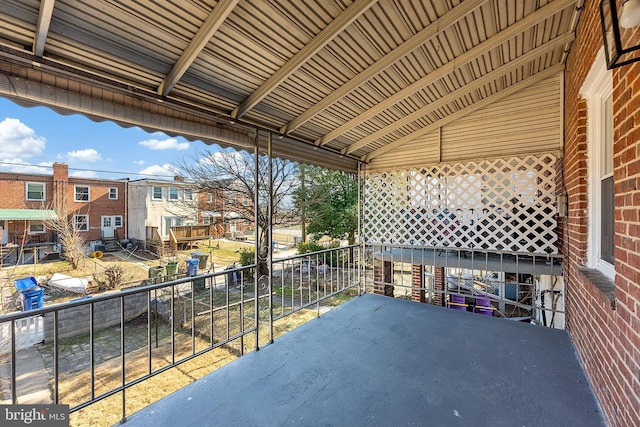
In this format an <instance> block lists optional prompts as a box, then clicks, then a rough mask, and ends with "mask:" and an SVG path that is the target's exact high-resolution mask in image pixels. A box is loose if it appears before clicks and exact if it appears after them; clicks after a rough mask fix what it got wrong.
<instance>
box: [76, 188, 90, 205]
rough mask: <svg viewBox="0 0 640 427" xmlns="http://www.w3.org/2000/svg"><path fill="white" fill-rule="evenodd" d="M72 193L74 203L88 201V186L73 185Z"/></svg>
mask: <svg viewBox="0 0 640 427" xmlns="http://www.w3.org/2000/svg"><path fill="white" fill-rule="evenodd" d="M73 192H74V195H75V196H74V200H75V201H76V202H88V201H89V200H90V195H89V186H88V185H75V186H74V190H73Z"/></svg>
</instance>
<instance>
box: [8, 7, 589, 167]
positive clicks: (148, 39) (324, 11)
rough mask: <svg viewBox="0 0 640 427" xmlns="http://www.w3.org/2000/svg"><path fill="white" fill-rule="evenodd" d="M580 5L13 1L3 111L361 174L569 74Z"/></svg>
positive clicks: (9, 9) (9, 15)
mask: <svg viewBox="0 0 640 427" xmlns="http://www.w3.org/2000/svg"><path fill="white" fill-rule="evenodd" d="M576 3H580V2H579V1H576V0H553V1H547V0H465V1H458V0H379V1H370V0H366V1H365V0H356V1H353V2H352V1H349V0H288V1H286V0H220V1H218V2H215V1H213V0H211V1H208V0H207V1H205V0H197V1H180V0H126V1H125V0H121V1H117V0H92V1H77V0H43V1H42V2H38V1H36V0H4V1H3V6H2V8H1V9H0V58H1V59H0V61H1V62H0V95H2V96H6V97H10V98H12V99H15V100H17V101H18V102H22V103H29V102H31V103H38V104H45V105H49V106H51V107H53V108H56V109H58V110H60V111H64V112H69V111H79V112H81V113H83V114H86V115H88V116H90V117H92V118H94V119H100V120H103V119H109V120H114V121H117V122H119V123H121V124H123V125H125V126H132V125H140V126H142V127H144V128H149V129H153V128H155V129H159V130H164V131H165V132H167V133H169V134H182V135H184V136H185V137H187V138H190V139H202V140H203V141H205V142H207V143H212V142H217V143H220V144H221V145H231V146H236V147H239V148H246V147H248V146H250V144H251V143H252V141H253V140H254V139H255V136H252V135H253V134H252V128H253V127H258V128H260V129H265V130H271V131H273V132H274V133H275V135H276V136H277V137H278V138H275V139H274V141H276V143H275V151H276V152H277V153H279V154H280V155H284V156H288V157H291V158H294V159H298V160H302V161H310V162H314V161H315V162H318V163H322V164H326V165H331V166H333V167H338V168H341V169H347V170H353V169H355V165H356V164H357V162H359V161H367V160H370V159H373V158H375V157H376V156H378V155H380V154H381V153H384V152H388V151H389V150H392V149H393V147H394V144H396V145H397V144H401V143H403V141H407V139H410V138H411V137H410V135H411V134H413V133H419V131H420V129H423V128H426V127H429V126H434V125H437V123H438V121H439V120H442V119H445V118H446V117H447V116H449V115H451V114H454V113H459V112H461V111H464V110H465V109H466V108H469V107H471V106H472V105H473V104H474V103H477V102H480V101H483V100H487V99H490V98H491V97H492V96H494V95H495V94H497V93H499V92H500V91H503V90H505V89H508V88H509V87H511V86H512V85H515V84H516V83H519V82H522V81H526V80H527V79H528V78H530V77H532V76H535V75H536V74H539V73H541V72H543V71H545V70H547V69H550V68H551V67H553V66H556V65H558V64H562V63H563V62H564V60H565V57H566V52H567V50H568V49H569V48H570V46H571V42H572V40H573V30H574V28H575V25H576V20H577V17H578V16H579V14H578V9H579V7H578V6H579V5H576ZM88 99H90V100H91V101H88ZM261 137H262V136H261ZM298 154H300V155H299V156H298Z"/></svg>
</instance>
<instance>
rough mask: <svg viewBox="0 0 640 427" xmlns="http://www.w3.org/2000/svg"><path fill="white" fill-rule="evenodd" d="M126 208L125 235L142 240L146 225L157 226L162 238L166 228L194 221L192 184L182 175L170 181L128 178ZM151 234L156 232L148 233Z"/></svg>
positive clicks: (167, 231) (195, 200) (145, 234)
mask: <svg viewBox="0 0 640 427" xmlns="http://www.w3.org/2000/svg"><path fill="white" fill-rule="evenodd" d="M127 212H128V214H129V238H131V239H136V240H143V241H144V240H145V239H146V238H147V232H148V230H149V228H151V227H155V228H157V231H158V233H159V234H160V236H161V237H162V239H163V240H164V239H167V238H168V237H169V228H170V227H173V226H178V225H193V224H196V223H197V222H198V220H197V218H198V204H197V197H196V194H195V190H194V188H193V185H191V184H189V183H187V182H184V179H183V178H182V177H176V178H175V179H174V180H173V181H167V180H159V179H141V180H135V181H130V182H129V197H128V207H127ZM149 237H150V238H155V237H156V236H149Z"/></svg>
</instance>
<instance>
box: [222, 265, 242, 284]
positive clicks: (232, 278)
mask: <svg viewBox="0 0 640 427" xmlns="http://www.w3.org/2000/svg"><path fill="white" fill-rule="evenodd" d="M235 268H236V266H235V264H234V265H228V266H226V267H225V270H233V269H235ZM225 276H226V279H227V286H235V285H237V284H239V283H240V272H239V271H230V272H229V273H227V274H226V275H225Z"/></svg>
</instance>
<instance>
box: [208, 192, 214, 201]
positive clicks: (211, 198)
mask: <svg viewBox="0 0 640 427" xmlns="http://www.w3.org/2000/svg"><path fill="white" fill-rule="evenodd" d="M211 202H213V194H211V193H208V194H207V203H211Z"/></svg>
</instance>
